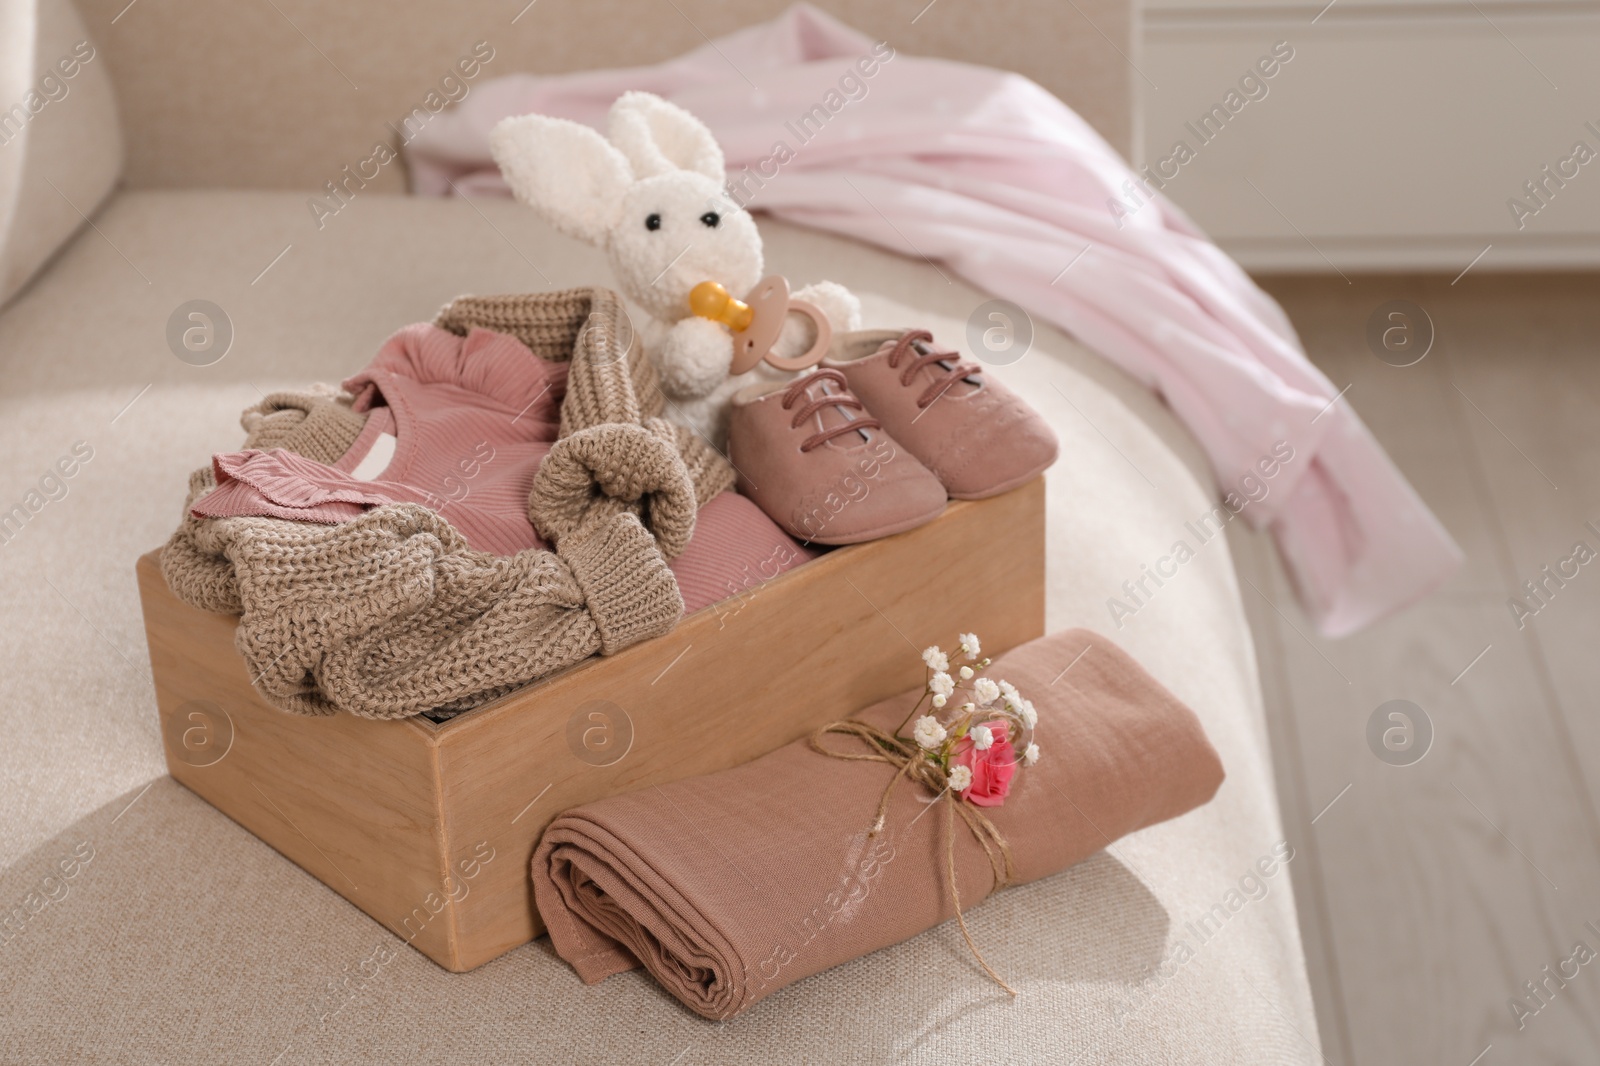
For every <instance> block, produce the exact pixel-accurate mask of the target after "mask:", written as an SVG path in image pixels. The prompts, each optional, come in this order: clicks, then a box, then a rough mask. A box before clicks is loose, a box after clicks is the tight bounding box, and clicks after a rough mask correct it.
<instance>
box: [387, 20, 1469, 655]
mask: <svg viewBox="0 0 1600 1066" xmlns="http://www.w3.org/2000/svg"><path fill="white" fill-rule="evenodd" d="M891 44H892V42H891ZM873 47H874V43H873V42H872V41H871V40H870V39H868V38H867V37H865V36H863V35H861V34H859V33H857V32H856V31H854V30H852V29H850V28H849V27H847V26H844V25H843V24H841V23H839V22H837V21H835V20H834V19H832V18H830V17H829V16H827V15H825V14H823V13H821V12H820V11H818V10H816V9H815V8H812V7H809V6H807V5H804V4H801V5H797V6H795V7H792V8H790V9H789V10H788V11H787V12H786V13H785V14H783V15H782V16H780V17H779V18H777V19H776V20H774V21H772V22H768V23H763V24H760V25H756V26H752V27H749V28H747V29H743V30H740V31H737V32H735V33H732V34H729V35H727V36H726V37H721V38H718V39H717V40H715V41H710V42H708V43H707V44H706V45H705V46H703V47H701V48H697V49H695V50H694V51H692V52H689V53H687V54H685V55H682V56H679V57H678V58H676V59H673V60H671V61H669V62H666V63H662V64H659V65H657V66H652V67H638V68H633V69H625V70H600V71H588V72H582V73H576V74H563V75H554V76H549V77H535V76H532V75H513V76H510V77H506V78H501V79H498V80H496V81H492V82H486V83H484V84H483V85H481V86H479V87H478V88H476V89H475V90H474V91H473V93H472V95H471V96H469V97H468V98H467V99H466V100H465V101H463V102H462V104H461V106H460V107H458V108H457V109H456V110H454V111H453V112H448V113H445V114H442V115H440V116H439V117H438V118H437V119H435V120H434V121H433V122H431V123H430V124H429V125H428V126H426V127H425V128H424V129H423V130H422V131H421V133H420V134H419V135H418V136H417V137H416V139H415V140H413V141H412V142H411V143H410V144H409V145H407V146H406V149H405V151H406V154H407V157H408V161H409V163H410V166H411V173H412V175H413V181H414V184H415V191H416V192H418V193H420V194H428V195H448V194H449V193H450V192H451V191H452V187H453V188H454V189H456V190H459V191H461V192H463V193H465V194H468V195H470V194H473V193H485V192H496V193H500V194H502V195H505V194H507V190H506V187H505V185H504V183H503V182H502V181H501V180H500V176H499V172H498V171H497V170H496V168H495V165H494V162H493V160H492V159H491V158H490V155H489V150H488V134H489V130H490V129H491V128H492V127H493V126H494V124H495V123H496V122H498V121H499V120H500V119H502V118H504V117H506V116H508V115H517V114H526V113H529V112H537V113H539V114H547V115H557V116H561V117H564V118H570V119H574V120H577V121H580V122H585V123H588V124H590V125H593V126H595V127H598V128H602V129H603V128H604V125H605V114H606V111H607V109H608V108H609V107H610V105H611V103H612V101H613V100H615V99H616V98H617V96H618V95H620V94H621V93H623V92H625V91H627V90H630V89H642V90H647V91H650V92H654V93H657V94H659V95H661V96H663V97H665V98H667V99H669V100H671V101H673V102H674V103H677V104H679V105H681V106H683V107H685V108H687V109H688V110H689V111H691V112H693V113H694V114H695V115H697V116H699V117H700V118H701V119H702V120H703V121H704V122H705V123H706V124H707V125H708V126H709V127H710V128H711V130H712V132H713V133H715V134H716V136H717V139H718V140H719V141H720V142H721V144H722V147H723V151H724V152H725V154H726V157H727V161H728V173H729V176H730V178H731V179H732V181H733V182H734V183H739V182H740V181H741V175H742V174H743V171H744V168H749V173H750V174H752V175H756V176H759V177H761V178H762V181H761V183H760V184H759V191H756V192H755V195H754V197H753V198H748V192H749V191H754V190H756V189H757V188H758V183H756V182H755V181H753V180H750V179H749V178H744V179H743V183H742V184H741V185H739V188H741V189H742V190H745V191H741V192H740V193H739V194H737V196H736V199H738V200H739V201H740V202H741V203H744V202H747V200H748V203H749V206H750V207H751V208H752V209H753V210H759V211H765V212H768V213H770V214H772V215H774V216H776V217H779V218H783V219H787V220H790V221H793V222H796V223H800V224H803V225H807V226H813V227H816V228H818V229H824V230H832V231H834V232H837V233H841V234H845V235H847V236H850V237H853V238H856V239H858V240H865V241H869V242H871V243H874V244H877V245H880V246H882V247H884V248H886V249H889V250H891V251H894V252H898V253H901V254H905V255H912V256H924V257H927V258H930V259H932V260H934V261H936V262H938V263H940V264H942V265H943V266H944V267H945V268H947V269H949V270H951V271H953V272H955V273H958V274H960V275H961V276H962V277H964V278H966V279H967V280H969V281H970V282H972V283H973V284H974V285H977V286H979V287H981V288H983V289H985V290H988V291H989V292H992V293H994V294H996V295H998V296H1001V297H1004V298H1006V299H1009V300H1012V301H1014V302H1016V303H1017V304H1019V305H1021V306H1022V307H1024V308H1026V309H1027V310H1028V311H1029V312H1030V313H1031V314H1033V315H1036V316H1038V317H1040V318H1043V319H1045V320H1047V321H1049V322H1051V323H1053V324H1054V325H1056V326H1058V327H1060V328H1061V329H1063V330H1065V331H1066V332H1068V333H1070V334H1072V335H1073V336H1075V337H1077V338H1078V339H1079V340H1080V341H1082V342H1083V343H1084V344H1086V345H1088V346H1089V347H1091V348H1093V349H1094V350H1096V351H1097V352H1099V353H1100V354H1101V355H1103V356H1104V357H1105V358H1108V359H1110V360H1111V361H1112V362H1114V363H1116V364H1117V365H1118V366H1120V367H1121V368H1122V369H1123V370H1125V371H1126V372H1128V373H1129V374H1131V375H1132V376H1133V377H1134V378H1136V379H1137V380H1138V381H1140V382H1141V383H1142V384H1144V385H1145V386H1146V387H1148V388H1150V389H1153V390H1155V392H1156V393H1157V394H1158V395H1160V396H1161V397H1162V398H1163V399H1164V401H1165V402H1166V403H1167V404H1168V405H1169V406H1170V407H1171V409H1172V410H1173V412H1174V413H1175V414H1176V415H1177V417H1178V418H1179V419H1180V420H1181V421H1182V422H1183V423H1184V424H1185V425H1186V426H1187V427H1188V429H1189V430H1190V432H1192V433H1193V434H1194V435H1195V437H1196V438H1197V439H1198V440H1199V442H1200V444H1201V446H1202V447H1203V448H1204V449H1205V451H1206V453H1207V454H1208V456H1209V457H1210V460H1211V463H1212V465H1213V468H1214V469H1215V472H1216V475H1217V479H1218V481H1219V483H1220V485H1221V486H1222V491H1223V493H1224V494H1226V493H1229V492H1233V491H1235V490H1236V489H1237V488H1238V486H1239V484H1240V480H1241V479H1242V478H1245V477H1247V476H1250V475H1251V474H1252V473H1253V472H1254V471H1255V470H1256V468H1257V467H1258V465H1260V464H1262V463H1263V461H1266V462H1269V463H1270V461H1271V457H1272V456H1273V454H1274V449H1275V447H1277V446H1278V442H1280V441H1287V442H1288V443H1289V444H1291V445H1292V446H1293V448H1294V450H1295V455H1296V461H1295V462H1292V463H1288V464H1286V465H1284V466H1283V467H1282V468H1281V471H1280V472H1279V473H1278V474H1277V477H1276V478H1275V481H1274V486H1273V488H1274V491H1273V492H1272V493H1271V494H1270V495H1268V496H1267V497H1266V498H1265V499H1263V500H1262V501H1261V502H1260V503H1252V504H1251V505H1250V506H1248V507H1245V508H1244V510H1243V511H1242V512H1241V513H1242V514H1243V516H1244V517H1245V519H1246V520H1247V521H1249V522H1250V523H1251V524H1252V525H1253V526H1256V527H1266V528H1269V529H1270V530H1271V532H1272V535H1273V537H1274V539H1275V541H1276V543H1277V545H1278V548H1279V550H1280V552H1281V553H1282V555H1283V558H1284V561H1285V564H1286V567H1287V569H1288V572H1289V574H1290V575H1291V576H1292V578H1293V580H1294V583H1295V586H1296V592H1297V594H1298V595H1299V598H1300V600H1301V603H1302V604H1303V605H1304V607H1305V609H1306V611H1307V613H1308V614H1309V615H1310V616H1311V617H1312V618H1313V620H1314V621H1315V622H1316V624H1317V626H1318V628H1319V629H1320V630H1321V631H1322V632H1323V633H1325V634H1328V635H1330V636H1343V635H1345V634H1348V633H1351V632H1354V631H1356V630H1358V629H1360V628H1362V627H1364V626H1366V625H1368V624H1370V623H1372V622H1374V621H1376V620H1377V619H1379V618H1381V617H1383V616H1384V615H1386V614H1389V613H1390V612H1392V611H1395V610H1398V609H1399V608H1401V607H1404V606H1406V605H1408V604H1410V603H1412V602H1414V601H1416V600H1418V599H1420V598H1421V597H1422V596H1424V595H1426V594H1427V593H1429V592H1431V591H1432V590H1433V589H1435V588H1437V587H1438V586H1439V585H1441V584H1442V583H1443V582H1444V581H1445V580H1447V579H1448V578H1449V576H1450V575H1451V574H1452V573H1453V572H1454V571H1455V570H1456V569H1457V567H1459V566H1460V564H1461V560H1462V556H1461V552H1460V549H1459V548H1457V546H1456V544H1455V542H1454V541H1453V540H1452V539H1451V537H1450V535H1449V533H1448V532H1447V531H1446V530H1445V529H1444V527H1443V526H1442V525H1441V524H1440V523H1439V521H1438V520H1437V519H1436V518H1435V517H1434V515H1433V514H1432V512H1430V511H1429V510H1428V508H1427V505H1426V504H1424V503H1423V502H1422V500H1421V499H1420V498H1419V497H1418V496H1417V494H1416V492H1415V491H1414V490H1413V489H1412V488H1411V486H1410V485H1409V484H1408V483H1407V482H1406V480H1405V478H1404V476H1403V475H1401V473H1400V472H1399V471H1398V470H1397V469H1396V468H1395V466H1394V464H1393V463H1392V462H1391V461H1390V459H1389V458H1388V456H1387V455H1386V454H1385V453H1384V452H1383V449H1382V448H1381V447H1380V446H1379V445H1378V443H1377V441H1376V440H1374V439H1373V437H1372V434H1371V433H1370V432H1369V431H1368V429H1367V428H1366V426H1365V425H1363V424H1362V422H1361V420H1360V418H1359V417H1357V415H1356V413H1355V412H1354V411H1353V410H1352V409H1351V408H1350V406H1349V405H1348V404H1347V403H1345V402H1344V401H1343V400H1341V399H1340V398H1339V392H1338V389H1337V388H1335V387H1334V386H1333V385H1332V384H1330V383H1329V381H1328V379H1327V378H1326V377H1325V376H1324V375H1323V374H1322V373H1321V372H1320V371H1319V370H1317V369H1316V368H1315V367H1314V366H1312V365H1311V363H1310V362H1309V361H1308V360H1307V358H1306V356H1305V352H1304V350H1303V349H1302V348H1301V346H1300V343H1299V340H1298V339H1297V338H1296V336H1295V334H1294V330H1293V327H1292V326H1290V324H1289V322H1288V319H1287V318H1286V317H1285V316H1284V314H1283V312H1282V310H1281V309H1279V307H1278V306H1277V304H1275V303H1274V302H1273V300H1272V299H1271V298H1270V297H1269V296H1267V295H1266V294H1265V293H1264V292H1262V291H1261V290H1260V289H1259V288H1258V287H1257V286H1256V285H1255V283H1254V282H1252V281H1251V280H1250V278H1249V277H1248V276H1247V275H1246V274H1245V273H1244V271H1243V270H1242V269H1240V267H1239V266H1238V265H1237V264H1236V263H1234V262H1233V260H1231V259H1229V258H1228V256H1227V255H1226V254H1224V253H1223V252H1222V251H1221V250H1220V249H1218V248H1217V247H1216V246H1215V245H1214V244H1212V243H1211V242H1210V241H1209V240H1208V239H1207V238H1206V237H1205V236H1204V235H1203V234H1202V233H1201V232H1200V231H1199V230H1198V229H1197V228H1196V227H1195V226H1194V224H1193V223H1191V222H1190V221H1189V220H1188V219H1187V218H1186V217H1185V216H1184V215H1183V213H1182V212H1181V211H1179V210H1178V209H1177V208H1176V207H1174V206H1173V205H1172V204H1171V203H1170V202H1168V201H1166V200H1165V199H1163V198H1161V197H1160V196H1159V194H1158V195H1157V197H1156V199H1155V200H1154V201H1153V202H1150V203H1147V204H1146V205H1145V206H1144V207H1143V208H1141V209H1140V210H1138V211H1137V212H1135V213H1134V214H1133V215H1131V216H1129V217H1126V218H1122V219H1118V218H1115V217H1113V214H1112V212H1111V211H1110V209H1109V207H1108V201H1109V200H1110V199H1111V198H1112V197H1125V195H1126V194H1125V192H1124V190H1123V185H1124V183H1125V182H1128V181H1130V180H1133V179H1135V175H1134V174H1133V172H1132V171H1131V170H1129V168H1128V166H1127V165H1126V164H1125V163H1124V162H1123V161H1122V160H1121V159H1120V158H1119V157H1118V156H1117V154H1116V152H1115V151H1113V150H1112V148H1111V147H1110V146H1109V145H1108V144H1106V143H1105V141H1104V140H1103V139H1102V138H1101V137H1100V135H1099V134H1098V133H1096V132H1095V131H1094V130H1093V129H1092V128H1090V126H1089V125H1088V124H1087V123H1086V122H1084V121H1083V119H1081V118H1079V117H1078V115H1077V114H1076V113H1074V112H1073V111H1072V110H1071V109H1070V108H1068V107H1067V106H1066V105H1065V104H1063V103H1062V102H1061V101H1059V100H1057V99H1056V98H1055V97H1053V96H1051V95H1050V94H1049V93H1048V92H1046V91H1045V90H1044V89H1042V88H1040V87H1039V86H1038V85H1036V84H1034V83H1033V82H1031V81H1029V80H1028V79H1026V78H1023V77H1021V76H1019V75H1016V74H1010V73H1005V72H1003V71H998V70H992V69H989V68H985V67H976V66H970V65H967V64H963V63H955V62H950V61H946V60H940V59H928V58H921V57H912V56H904V55H893V56H892V58H890V59H889V60H888V61H887V62H880V63H877V64H875V65H874V67H873V71H872V74H871V76H870V77H866V76H862V74H861V69H862V68H858V67H857V65H856V61H857V60H858V59H860V58H862V57H863V56H867V55H869V54H870V53H871V52H872V50H873ZM879 52H880V54H882V53H884V52H888V49H887V48H880V49H879ZM841 79H844V80H841ZM830 93H832V94H833V95H832V96H830V95H829V94H830ZM819 105H820V106H822V107H824V108H827V109H832V110H833V112H834V113H832V115H831V117H830V118H829V119H828V120H827V122H826V123H825V124H824V123H822V122H813V123H812V124H809V125H807V126H805V127H800V126H797V125H796V124H795V123H796V120H797V119H799V117H800V116H802V115H805V114H807V113H808V112H812V111H813V109H814V108H817V107H819ZM817 126H821V127H822V128H821V131H820V132H816V133H813V132H811V131H813V130H815V129H816V127H817ZM797 130H798V131H799V132H800V133H804V134H805V135H806V139H805V140H804V141H802V140H801V137H800V136H798V135H797ZM779 142H782V143H783V144H784V146H785V147H786V149H787V150H788V151H786V152H783V153H776V152H775V150H776V149H777V146H778V143H779ZM791 153H792V158H788V159H787V160H783V159H782V157H783V156H787V155H789V154H791ZM775 154H776V155H777V156H778V159H779V161H775V160H774V157H775ZM774 170H776V174H775V176H772V177H767V176H766V175H771V174H773V172H774ZM1119 222H1120V223H1121V224H1120V225H1119ZM1069 267H1070V269H1069ZM1300 457H1305V460H1306V461H1304V462H1302V461H1300ZM1224 498H1226V496H1225V497H1224Z"/></svg>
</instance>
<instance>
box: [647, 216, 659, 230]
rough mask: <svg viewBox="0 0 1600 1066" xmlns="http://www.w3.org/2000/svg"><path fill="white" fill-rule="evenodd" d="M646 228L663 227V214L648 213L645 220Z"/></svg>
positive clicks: (656, 228)
mask: <svg viewBox="0 0 1600 1066" xmlns="http://www.w3.org/2000/svg"><path fill="white" fill-rule="evenodd" d="M644 228H645V229H648V230H658V229H660V228H661V216H660V215H646V216H645V220H644Z"/></svg>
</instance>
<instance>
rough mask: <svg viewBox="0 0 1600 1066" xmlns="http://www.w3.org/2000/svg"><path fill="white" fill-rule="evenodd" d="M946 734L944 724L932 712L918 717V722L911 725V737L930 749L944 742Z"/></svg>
mask: <svg viewBox="0 0 1600 1066" xmlns="http://www.w3.org/2000/svg"><path fill="white" fill-rule="evenodd" d="M945 736H946V733H945V731H944V726H942V725H940V724H939V719H937V718H935V717H934V716H933V715H931V714H925V715H923V716H922V717H921V718H918V719H917V724H916V725H914V726H912V727H911V739H912V740H915V741H916V742H917V744H918V745H920V746H921V747H924V748H927V749H928V750H929V751H932V750H933V749H934V748H937V747H938V746H939V745H940V744H943V743H944V738H945Z"/></svg>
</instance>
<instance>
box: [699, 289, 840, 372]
mask: <svg viewBox="0 0 1600 1066" xmlns="http://www.w3.org/2000/svg"><path fill="white" fill-rule="evenodd" d="M689 310H690V311H692V312H694V313H695V314H696V315H698V316H700V317H701V318H709V319H710V320H711V321H713V322H721V323H722V324H723V325H725V326H727V327H728V328H729V329H730V330H732V331H733V365H732V366H731V367H730V368H729V373H732V374H743V373H745V372H746V371H748V370H751V369H753V368H754V367H755V365H756V364H757V363H759V362H761V360H763V359H765V360H766V361H767V362H768V363H769V364H770V365H772V366H775V367H777V368H778V369H779V370H804V369H806V368H807V367H811V366H816V365H817V364H818V363H820V362H822V359H823V357H824V356H825V355H827V354H828V348H829V346H830V345H832V343H833V327H831V326H829V325H828V316H827V315H824V314H823V313H822V308H820V307H818V306H817V305H816V304H814V303H810V302H809V301H806V300H791V299H789V279H788V278H785V277H784V276H783V275H781V274H774V275H772V276H771V277H768V278H762V279H761V281H759V282H757V283H756V287H755V288H753V289H751V290H750V292H749V294H748V295H747V296H746V297H745V299H744V300H737V299H734V298H733V297H732V296H730V295H728V290H727V289H725V288H723V287H722V286H721V285H719V284H717V283H716V282H714V281H702V282H701V283H700V284H698V285H696V286H695V287H694V288H693V289H691V290H690V291H689ZM790 311H798V312H799V313H800V314H803V315H806V316H807V317H809V318H810V319H811V321H812V323H813V324H815V326H816V327H817V339H816V341H815V342H814V343H813V344H812V345H811V347H810V348H809V349H808V350H807V351H806V352H804V353H803V354H801V355H797V356H794V357H793V358H790V359H785V358H783V357H782V356H778V355H773V354H772V346H773V345H774V344H776V343H778V334H779V333H780V332H781V331H782V330H783V320H784V318H785V317H787V316H788V314H789V312H790Z"/></svg>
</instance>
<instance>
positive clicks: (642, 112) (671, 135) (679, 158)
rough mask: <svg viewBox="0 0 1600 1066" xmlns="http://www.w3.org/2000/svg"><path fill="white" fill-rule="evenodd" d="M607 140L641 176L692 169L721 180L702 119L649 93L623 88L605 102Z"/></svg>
mask: <svg viewBox="0 0 1600 1066" xmlns="http://www.w3.org/2000/svg"><path fill="white" fill-rule="evenodd" d="M610 134H611V143H612V144H614V145H616V146H617V148H618V149H620V150H621V151H622V154H623V155H625V156H627V157H628V162H629V163H631V164H633V172H634V173H635V174H637V175H639V177H641V178H649V177H654V176H655V175H657V174H667V173H670V172H672V171H674V170H693V171H696V172H698V173H700V174H704V175H705V176H706V177H708V178H710V179H711V180H712V181H714V182H716V183H717V184H718V185H721V184H722V183H723V182H724V181H726V180H727V173H726V165H725V164H724V162H723V159H722V149H721V147H719V146H718V145H717V139H716V138H715V137H713V136H711V131H710V130H709V129H707V128H706V124H705V123H704V122H701V121H700V120H699V119H697V118H695V117H694V116H693V115H691V114H690V113H689V112H687V111H685V110H684V109H683V108H681V107H679V106H678V105H677V104H671V103H668V102H667V101H665V100H663V99H661V97H659V96H656V95H655V94H653V93H642V92H631V93H623V94H622V95H621V96H619V97H618V98H617V102H616V103H614V104H612V105H611V122H610Z"/></svg>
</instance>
